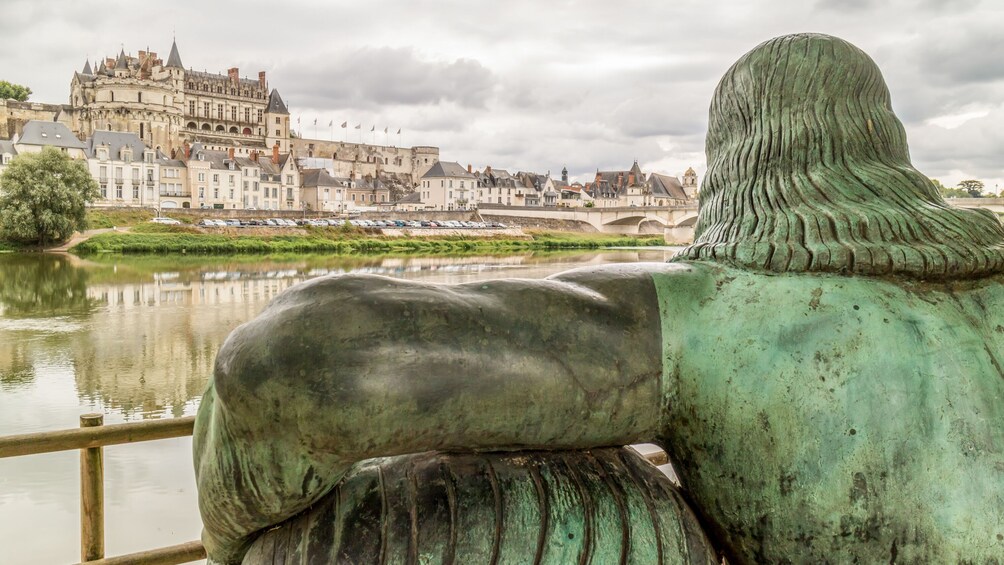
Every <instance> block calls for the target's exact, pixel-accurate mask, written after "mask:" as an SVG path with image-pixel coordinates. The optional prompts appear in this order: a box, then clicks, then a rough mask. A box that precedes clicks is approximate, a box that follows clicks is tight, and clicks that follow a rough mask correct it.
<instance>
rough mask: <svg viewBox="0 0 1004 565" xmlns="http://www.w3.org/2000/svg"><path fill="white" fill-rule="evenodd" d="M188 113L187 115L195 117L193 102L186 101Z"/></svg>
mask: <svg viewBox="0 0 1004 565" xmlns="http://www.w3.org/2000/svg"><path fill="white" fill-rule="evenodd" d="M188 113H189V115H192V116H194V115H195V100H189V101H188Z"/></svg>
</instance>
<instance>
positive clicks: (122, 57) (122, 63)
mask: <svg viewBox="0 0 1004 565" xmlns="http://www.w3.org/2000/svg"><path fill="white" fill-rule="evenodd" d="M115 68H116V69H128V68H129V60H128V59H126V54H125V49H123V50H122V51H120V52H119V58H118V59H117V60H116V61H115Z"/></svg>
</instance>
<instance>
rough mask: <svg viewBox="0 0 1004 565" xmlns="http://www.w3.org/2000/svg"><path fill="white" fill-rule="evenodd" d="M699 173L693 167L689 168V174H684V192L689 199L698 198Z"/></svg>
mask: <svg viewBox="0 0 1004 565" xmlns="http://www.w3.org/2000/svg"><path fill="white" fill-rule="evenodd" d="M698 190H699V189H698V186H697V173H695V172H694V168H693V167H687V172H685V173H683V192H684V194H686V195H687V198H697V192H698Z"/></svg>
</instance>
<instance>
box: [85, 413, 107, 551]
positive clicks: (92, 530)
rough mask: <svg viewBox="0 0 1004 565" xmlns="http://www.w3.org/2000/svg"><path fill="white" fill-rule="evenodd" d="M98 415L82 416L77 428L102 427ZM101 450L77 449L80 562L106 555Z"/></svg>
mask: <svg viewBox="0 0 1004 565" xmlns="http://www.w3.org/2000/svg"><path fill="white" fill-rule="evenodd" d="M104 420H105V417H104V416H103V415H101V414H83V415H82V416H80V427H81V428H89V427H92V426H101V425H103V424H104ZM101 450H102V448H101V447H88V448H85V449H81V450H80V560H81V561H93V560H95V559H101V558H103V557H104V556H105V493H104V490H105V484H104V483H105V471H104V461H103V457H102V454H101Z"/></svg>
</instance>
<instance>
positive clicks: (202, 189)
mask: <svg viewBox="0 0 1004 565" xmlns="http://www.w3.org/2000/svg"><path fill="white" fill-rule="evenodd" d="M205 197H206V187H204V186H200V187H199V200H202V199H204V198H205Z"/></svg>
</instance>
